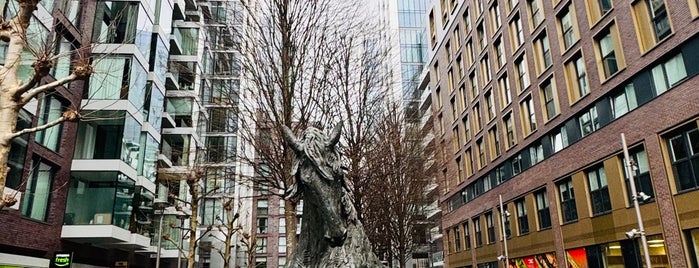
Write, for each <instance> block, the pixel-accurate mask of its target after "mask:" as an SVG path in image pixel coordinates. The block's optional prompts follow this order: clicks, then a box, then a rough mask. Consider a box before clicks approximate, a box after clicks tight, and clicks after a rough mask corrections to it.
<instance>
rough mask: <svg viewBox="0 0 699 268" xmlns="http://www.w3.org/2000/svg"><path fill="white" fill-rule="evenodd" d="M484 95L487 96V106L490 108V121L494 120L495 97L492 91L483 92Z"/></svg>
mask: <svg viewBox="0 0 699 268" xmlns="http://www.w3.org/2000/svg"><path fill="white" fill-rule="evenodd" d="M483 97H484V98H485V106H486V107H485V108H486V109H487V110H488V121H490V120H493V119H494V118H495V97H493V94H492V93H491V91H488V92H486V93H485V94H483Z"/></svg>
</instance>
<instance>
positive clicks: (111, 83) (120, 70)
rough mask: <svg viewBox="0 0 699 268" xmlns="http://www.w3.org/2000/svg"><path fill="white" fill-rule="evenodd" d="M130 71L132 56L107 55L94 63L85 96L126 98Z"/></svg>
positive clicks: (103, 98) (112, 98) (101, 98)
mask: <svg viewBox="0 0 699 268" xmlns="http://www.w3.org/2000/svg"><path fill="white" fill-rule="evenodd" d="M100 3H103V2H100ZM134 72H136V71H135V70H134ZM130 73H131V58H130V57H122V56H105V57H104V58H102V59H100V60H99V61H97V62H95V63H94V73H93V74H92V75H90V80H89V84H88V90H87V91H86V92H85V93H87V96H83V97H84V98H86V99H87V98H90V99H99V100H118V99H126V98H127V97H128V96H129V82H130V81H129V80H130V79H129V77H130Z"/></svg>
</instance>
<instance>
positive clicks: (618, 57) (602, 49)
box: [595, 25, 625, 80]
mask: <svg viewBox="0 0 699 268" xmlns="http://www.w3.org/2000/svg"><path fill="white" fill-rule="evenodd" d="M595 42H596V43H597V50H598V53H599V58H598V61H599V64H600V65H601V66H600V69H601V75H602V78H603V79H602V80H604V79H607V78H609V77H610V76H612V75H614V74H616V73H617V72H618V71H619V70H620V69H621V68H623V67H624V66H625V63H624V60H623V53H622V47H621V43H620V42H619V36H618V32H617V30H616V25H611V26H610V27H609V28H607V29H605V30H604V31H602V32H601V34H600V35H598V36H597V37H596V38H595Z"/></svg>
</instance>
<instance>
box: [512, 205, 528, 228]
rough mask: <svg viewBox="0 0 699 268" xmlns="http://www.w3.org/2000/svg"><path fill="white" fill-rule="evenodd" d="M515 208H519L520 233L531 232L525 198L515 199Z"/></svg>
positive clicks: (518, 222) (518, 223)
mask: <svg viewBox="0 0 699 268" xmlns="http://www.w3.org/2000/svg"><path fill="white" fill-rule="evenodd" d="M515 208H516V209H517V227H518V229H519V235H524V234H527V233H529V218H528V216H527V206H526V204H525V202H524V198H522V199H519V200H517V201H515Z"/></svg>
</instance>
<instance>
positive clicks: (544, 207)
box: [534, 190, 551, 230]
mask: <svg viewBox="0 0 699 268" xmlns="http://www.w3.org/2000/svg"><path fill="white" fill-rule="evenodd" d="M534 196H535V198H536V210H537V216H538V218H539V230H543V229H547V228H551V214H550V212H549V199H548V196H546V190H541V191H539V192H536V193H534Z"/></svg>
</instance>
